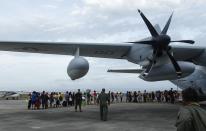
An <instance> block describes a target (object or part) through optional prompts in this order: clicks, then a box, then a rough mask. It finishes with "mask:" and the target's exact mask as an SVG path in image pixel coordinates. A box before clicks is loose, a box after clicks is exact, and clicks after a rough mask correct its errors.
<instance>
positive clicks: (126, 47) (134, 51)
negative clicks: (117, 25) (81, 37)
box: [0, 10, 206, 94]
mask: <svg viewBox="0 0 206 131" xmlns="http://www.w3.org/2000/svg"><path fill="white" fill-rule="evenodd" d="M138 12H139V14H140V16H141V18H142V19H143V21H144V22H145V24H146V26H147V28H148V30H149V32H150V34H151V37H147V38H145V39H142V40H139V41H132V42H126V43H119V44H118V43H77V42H76V43H73V42H28V41H0V50H2V51H15V52H31V53H45V54H60V55H74V59H72V60H71V62H70V63H69V65H68V68H67V73H68V75H69V76H70V78H71V79H72V80H75V79H78V78H81V77H83V76H85V75H86V74H87V72H88V70H89V63H88V61H87V60H86V59H85V58H84V57H83V56H86V57H100V58H112V59H126V60H128V61H129V62H132V63H135V64H138V65H140V67H141V68H140V69H138V68H137V69H117V70H108V72H115V73H137V74H139V77H140V78H141V79H143V80H145V81H162V80H170V81H171V82H173V83H174V84H178V86H179V87H181V88H186V87H188V86H194V87H195V88H197V90H198V91H199V93H201V94H204V93H206V81H205V79H206V68H205V66H206V61H205V58H206V52H205V48H201V47H195V46H185V45H171V44H170V43H172V42H181V43H187V44H194V41H193V40H171V37H170V36H169V35H167V31H168V28H169V25H170V22H171V19H172V15H173V13H172V14H171V16H170V17H169V19H168V21H167V22H166V25H165V26H164V28H163V29H162V30H161V29H160V27H159V25H155V26H153V25H152V24H151V23H150V21H149V20H148V19H147V18H146V17H145V15H144V14H143V13H142V12H141V11H140V10H138Z"/></svg>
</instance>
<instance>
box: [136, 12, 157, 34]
mask: <svg viewBox="0 0 206 131" xmlns="http://www.w3.org/2000/svg"><path fill="white" fill-rule="evenodd" d="M138 12H139V14H140V16H141V17H142V19H143V20H144V22H145V24H146V25H147V28H148V29H149V31H150V34H151V35H152V36H153V37H157V36H159V34H158V33H157V31H156V30H155V28H154V27H153V25H152V24H151V23H150V22H149V20H148V19H147V18H146V17H145V15H144V14H143V13H142V12H141V11H140V10H139V9H138Z"/></svg>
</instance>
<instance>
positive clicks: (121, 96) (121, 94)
mask: <svg viewBox="0 0 206 131" xmlns="http://www.w3.org/2000/svg"><path fill="white" fill-rule="evenodd" d="M123 96H124V94H123V93H122V92H120V101H121V102H122V99H123Z"/></svg>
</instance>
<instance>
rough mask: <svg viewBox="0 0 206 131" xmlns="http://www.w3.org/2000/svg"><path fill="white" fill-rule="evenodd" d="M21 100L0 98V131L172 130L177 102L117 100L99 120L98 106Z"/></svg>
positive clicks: (173, 128)
mask: <svg viewBox="0 0 206 131" xmlns="http://www.w3.org/2000/svg"><path fill="white" fill-rule="evenodd" d="M26 106H27V102H26V101H22V100H1V101H0V131H115V130H116V131H166V130H167V131H175V130H176V128H175V126H174V124H175V120H176V116H177V112H178V109H179V107H180V106H179V105H172V104H164V103H163V104H159V103H141V104H140V103H139V104H138V103H117V104H111V105H110V107H109V115H108V121H100V117H99V107H98V106H97V105H87V106H84V107H83V112H75V111H74V107H71V108H65V107H62V108H52V109H47V110H27V109H26Z"/></svg>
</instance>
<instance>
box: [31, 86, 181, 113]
mask: <svg viewBox="0 0 206 131" xmlns="http://www.w3.org/2000/svg"><path fill="white" fill-rule="evenodd" d="M78 92H79V93H78ZM78 92H69V91H67V92H65V93H61V92H51V93H47V92H45V91H43V92H42V93H40V92H36V91H33V92H32V93H31V94H29V102H28V109H47V108H57V107H71V106H75V103H77V105H78V104H80V103H81V104H84V105H85V104H87V105H90V104H97V98H98V96H99V94H100V92H97V91H95V90H94V91H90V90H89V91H86V92H83V93H81V92H80V90H78ZM108 95H109V98H110V101H111V103H119V102H135V103H143V102H166V103H173V104H174V103H175V101H178V100H179V98H180V93H178V92H177V91H174V90H173V89H172V88H171V90H169V91H168V90H165V91H152V92H147V91H146V90H145V91H144V92H140V91H133V92H131V91H127V92H126V93H122V92H116V93H115V92H110V91H109V92H108ZM80 97H81V98H80ZM79 101H81V102H79ZM80 108H81V107H80ZM80 110H81V109H80Z"/></svg>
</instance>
